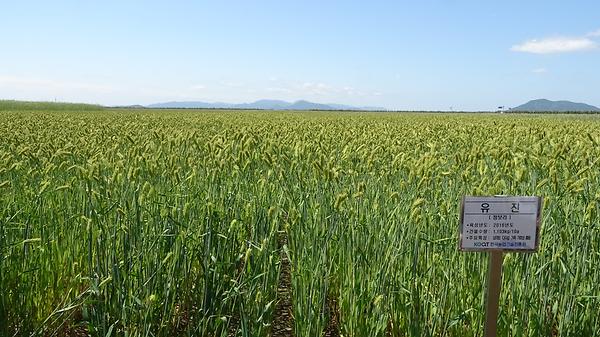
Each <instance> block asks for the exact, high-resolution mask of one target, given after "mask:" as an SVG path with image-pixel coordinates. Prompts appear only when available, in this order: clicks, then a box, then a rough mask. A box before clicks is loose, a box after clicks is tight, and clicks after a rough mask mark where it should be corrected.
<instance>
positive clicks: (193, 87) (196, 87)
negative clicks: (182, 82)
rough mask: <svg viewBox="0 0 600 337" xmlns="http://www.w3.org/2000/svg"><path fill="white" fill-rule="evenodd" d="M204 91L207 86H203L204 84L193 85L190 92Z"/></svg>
mask: <svg viewBox="0 0 600 337" xmlns="http://www.w3.org/2000/svg"><path fill="white" fill-rule="evenodd" d="M204 89H206V86H205V85H202V84H196V85H192V86H191V87H190V90H192V91H198V90H204Z"/></svg>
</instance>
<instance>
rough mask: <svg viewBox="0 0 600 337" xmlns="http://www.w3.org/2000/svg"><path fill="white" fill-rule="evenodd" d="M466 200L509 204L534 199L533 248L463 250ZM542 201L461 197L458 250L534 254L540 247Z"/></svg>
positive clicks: (511, 197)
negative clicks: (511, 201)
mask: <svg viewBox="0 0 600 337" xmlns="http://www.w3.org/2000/svg"><path fill="white" fill-rule="evenodd" d="M468 198H482V199H483V198H485V199H495V198H497V200H498V201H502V200H503V199H504V200H507V201H506V202H510V201H508V200H514V199H517V200H518V199H519V198H536V199H537V209H536V221H535V227H536V228H535V244H534V248H530V249H523V248H511V247H492V248H488V247H475V248H463V245H462V243H463V233H464V230H465V228H464V227H465V223H464V220H465V219H464V216H465V214H464V213H465V201H466V200H467V199H468ZM543 203H544V199H543V197H539V196H508V195H492V196H472V195H465V196H463V197H462V200H461V203H460V226H458V250H459V251H461V252H493V251H496V252H513V253H535V252H537V251H538V250H539V247H540V228H541V223H542V208H543Z"/></svg>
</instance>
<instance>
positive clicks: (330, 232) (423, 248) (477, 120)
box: [0, 104, 600, 337]
mask: <svg viewBox="0 0 600 337" xmlns="http://www.w3.org/2000/svg"><path fill="white" fill-rule="evenodd" d="M50 110H51V109H44V107H43V106H42V107H40V108H38V109H36V108H35V107H28V108H25V109H15V108H13V107H12V106H11V105H10V104H9V105H8V106H4V108H3V109H2V110H0V336H86V335H90V336H102V337H108V336H129V337H134V336H136V337H137V336H154V337H157V336H223V337H225V336H298V337H299V336H306V337H313V336H323V335H326V336H340V335H343V336H346V337H348V336H481V335H482V329H483V328H482V326H483V322H484V316H485V312H484V303H485V299H484V291H485V284H486V271H487V255H486V254H485V253H463V252H459V251H458V249H457V246H458V242H457V241H458V225H459V211H460V205H459V204H460V200H461V198H462V196H463V195H495V194H507V195H539V196H543V197H544V207H543V212H542V214H543V224H542V230H541V244H540V249H539V251H538V252H537V253H531V254H517V253H508V254H506V255H505V259H504V269H503V285H502V293H501V298H500V305H501V307H500V314H499V321H498V324H499V327H498V328H499V335H500V336H600V314H599V312H600V216H599V205H600V117H598V116H575V115H573V116H558V115H551V116H542V115H513V114H506V115H498V114H402V113H396V114H392V113H389V114H384V113H351V112H347V113H338V112H329V113H324V112H248V111H246V112H242V111H206V110H204V111H200V110H198V111H181V110H180V111H168V110H161V111H147V110H119V109H114V110H101V109H99V108H97V109H83V110H85V111H79V110H77V109H65V111H60V109H57V110H56V111H50ZM66 110H71V111H66Z"/></svg>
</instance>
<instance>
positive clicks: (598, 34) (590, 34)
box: [586, 29, 600, 37]
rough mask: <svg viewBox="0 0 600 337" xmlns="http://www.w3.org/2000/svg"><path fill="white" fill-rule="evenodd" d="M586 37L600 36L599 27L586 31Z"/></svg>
mask: <svg viewBox="0 0 600 337" xmlns="http://www.w3.org/2000/svg"><path fill="white" fill-rule="evenodd" d="M586 36H587V37H600V29H598V30H596V31H593V32H590V33H587V35H586Z"/></svg>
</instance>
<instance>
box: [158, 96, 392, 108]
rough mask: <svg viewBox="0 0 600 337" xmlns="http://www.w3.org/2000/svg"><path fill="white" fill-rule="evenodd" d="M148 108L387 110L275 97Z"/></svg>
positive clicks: (184, 103) (181, 103) (194, 102)
mask: <svg viewBox="0 0 600 337" xmlns="http://www.w3.org/2000/svg"><path fill="white" fill-rule="evenodd" d="M147 107H148V108H162V109H258V110H363V111H364V110H377V111H383V110H386V109H384V108H380V107H353V106H349V105H341V104H322V103H314V102H310V101H307V100H297V101H295V102H293V103H290V102H286V101H282V100H274V99H261V100H258V101H255V102H252V103H240V104H234V103H222V102H215V103H208V102H196V101H186V102H164V103H156V104H150V105H148V106H147Z"/></svg>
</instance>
